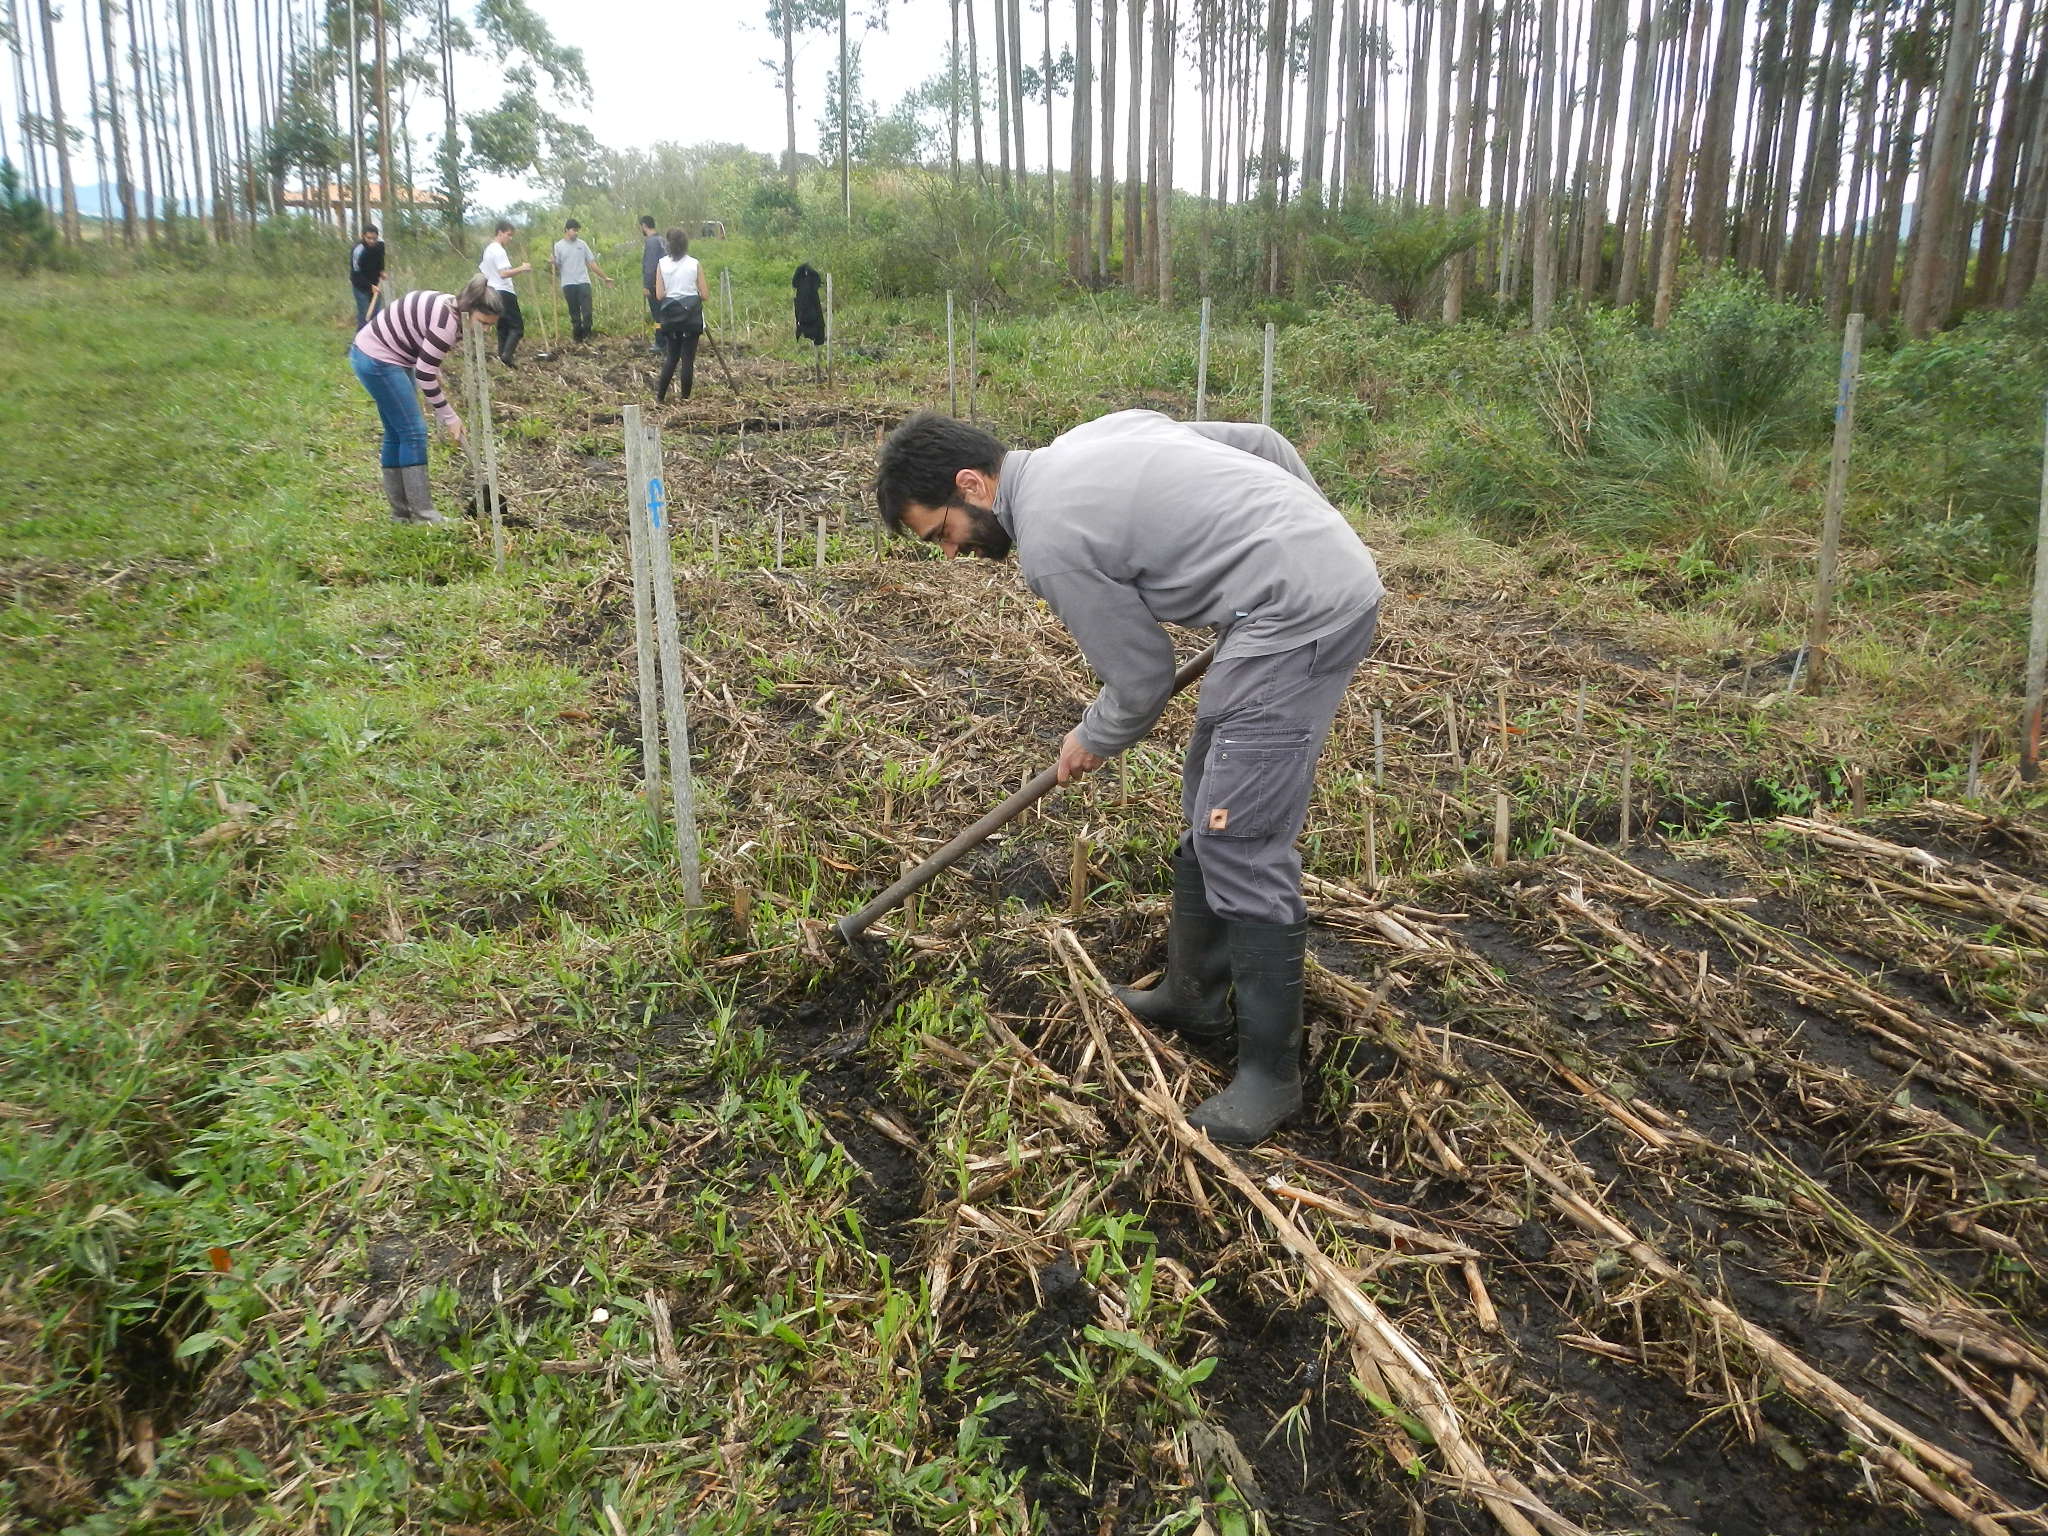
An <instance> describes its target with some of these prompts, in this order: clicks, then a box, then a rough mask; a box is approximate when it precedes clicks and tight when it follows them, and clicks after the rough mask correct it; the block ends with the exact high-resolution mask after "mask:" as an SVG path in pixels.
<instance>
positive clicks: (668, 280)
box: [655, 256, 704, 299]
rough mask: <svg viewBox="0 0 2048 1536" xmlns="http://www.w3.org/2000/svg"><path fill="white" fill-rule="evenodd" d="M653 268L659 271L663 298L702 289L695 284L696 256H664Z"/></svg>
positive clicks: (697, 292) (684, 294)
mask: <svg viewBox="0 0 2048 1536" xmlns="http://www.w3.org/2000/svg"><path fill="white" fill-rule="evenodd" d="M655 270H656V271H658V272H660V273H661V291H662V295H663V297H665V298H671V299H673V298H677V297H679V296H686V295H689V294H692V293H695V294H701V293H703V291H704V290H703V289H702V288H700V287H699V286H698V284H697V258H696V257H694V256H664V257H662V258H661V260H660V261H659V262H658V263H657V264H656V267H655Z"/></svg>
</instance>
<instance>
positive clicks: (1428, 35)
mask: <svg viewBox="0 0 2048 1536" xmlns="http://www.w3.org/2000/svg"><path fill="white" fill-rule="evenodd" d="M1449 3H1450V0H1412V4H1411V6H1410V9H1409V16H1408V134H1407V138H1408V144H1407V151H1406V153H1405V154H1404V155H1403V157H1402V160H1401V202H1402V204H1403V205H1404V206H1406V207H1413V206H1414V205H1415V204H1417V203H1419V202H1421V201H1422V193H1423V186H1422V174H1423V171H1422V146H1423V143H1424V130H1425V128H1426V127H1427V125H1428V118H1429V113H1428V109H1427V103H1428V100H1429V47H1430V41H1431V39H1432V38H1433V37H1434V36H1435V35H1436V34H1435V27H1436V8H1437V6H1438V5H1444V4H1449ZM1556 10H1557V7H1556V6H1555V5H1545V6H1544V7H1543V14H1544V15H1545V16H1546V17H1554V16H1555V14H1556Z"/></svg>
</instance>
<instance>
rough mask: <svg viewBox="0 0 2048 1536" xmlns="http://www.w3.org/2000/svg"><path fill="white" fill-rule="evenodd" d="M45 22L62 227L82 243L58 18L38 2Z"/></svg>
mask: <svg viewBox="0 0 2048 1536" xmlns="http://www.w3.org/2000/svg"><path fill="white" fill-rule="evenodd" d="M36 8H37V10H38V12H39V13H40V16H41V19H42V23H43V59H44V73H43V86H44V98H43V104H44V106H45V107H46V108H48V111H47V112H46V113H45V114H44V115H45V116H46V117H47V118H48V119H49V128H50V135H49V136H50V140H51V142H52V144H53V145H54V146H55V148H56V151H57V183H58V187H59V189H60V193H59V195H60V196H61V198H62V202H61V204H60V208H61V210H62V216H61V227H62V229H63V231H64V238H65V239H66V240H68V241H69V242H70V243H71V244H73V245H76V244H78V241H79V238H80V231H79V227H78V183H77V182H75V181H73V180H72V178H71V139H70V135H69V133H68V132H67V130H66V128H65V126H64V92H63V90H62V89H61V88H60V87H59V86H58V84H57V18H56V15H55V13H54V12H53V11H52V10H51V9H50V0H36Z"/></svg>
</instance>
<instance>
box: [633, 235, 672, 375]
mask: <svg viewBox="0 0 2048 1536" xmlns="http://www.w3.org/2000/svg"><path fill="white" fill-rule="evenodd" d="M654 229H655V224H654V215H653V214H651V213H643V214H641V215H640V286H641V287H642V288H645V289H646V290H647V318H648V319H650V320H652V321H653V322H654V323H655V325H656V326H657V327H659V326H660V324H661V316H660V314H659V313H658V312H657V311H658V310H659V309H660V307H661V301H660V300H659V299H657V298H656V297H655V296H654V274H655V270H656V269H657V268H658V267H660V265H661V258H662V257H664V256H666V255H667V254H668V242H667V241H665V240H663V239H662V238H661V236H660V235H657V234H656V233H655V232H654ZM647 350H648V351H650V352H659V351H660V350H661V342H660V340H659V338H657V339H656V340H654V341H650V342H649V343H648V344H647Z"/></svg>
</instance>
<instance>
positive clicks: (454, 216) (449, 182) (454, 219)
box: [440, 0, 796, 254]
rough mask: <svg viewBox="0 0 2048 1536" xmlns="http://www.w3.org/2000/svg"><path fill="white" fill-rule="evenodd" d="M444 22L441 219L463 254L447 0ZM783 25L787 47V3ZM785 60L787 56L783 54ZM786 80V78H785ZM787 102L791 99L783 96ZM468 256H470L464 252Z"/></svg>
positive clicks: (451, 245)
mask: <svg viewBox="0 0 2048 1536" xmlns="http://www.w3.org/2000/svg"><path fill="white" fill-rule="evenodd" d="M440 12H441V14H440V22H441V200H442V208H441V216H442V220H443V222H444V224H445V225H446V227H447V233H448V245H449V248H450V249H452V250H456V251H461V250H462V248H463V240H462V225H463V217H464V198H463V191H462V132H461V124H460V123H459V122H458V121H457V120H456V116H455V37H454V28H453V18H452V17H450V15H449V14H448V0H440ZM782 25H783V27H784V29H785V30H784V32H783V40H784V46H785V47H786V46H787V44H788V37H789V34H788V31H787V28H788V26H789V12H788V8H787V4H786V0H785V5H784V7H783V16H782ZM784 57H785V59H786V58H787V55H786V54H785V55H784ZM785 78H786V77H785ZM783 99H784V101H785V102H787V101H789V100H790V99H791V98H790V97H788V96H787V95H785V96H784V98H783ZM789 127H790V131H791V132H792V133H794V132H795V131H796V123H795V120H794V119H792V120H791V122H790V125H789ZM789 176H790V182H791V190H792V191H793V190H795V185H794V184H795V181H796V157H795V155H794V154H792V155H791V156H790V161H789ZM465 254H467V253H466V252H465Z"/></svg>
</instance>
